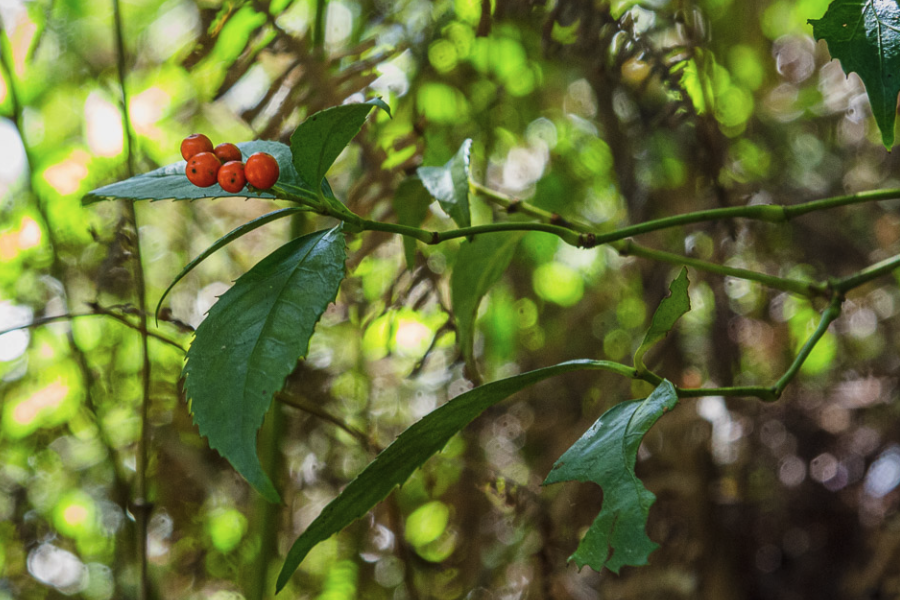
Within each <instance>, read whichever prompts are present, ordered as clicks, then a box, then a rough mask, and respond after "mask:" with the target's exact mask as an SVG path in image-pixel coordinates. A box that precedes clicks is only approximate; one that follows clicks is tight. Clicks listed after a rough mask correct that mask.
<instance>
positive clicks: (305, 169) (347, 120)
mask: <svg viewBox="0 0 900 600" xmlns="http://www.w3.org/2000/svg"><path fill="white" fill-rule="evenodd" d="M376 106H377V107H379V108H381V109H382V110H384V111H386V112H387V113H388V115H390V114H391V111H390V108H389V107H388V105H387V104H385V103H384V101H383V100H381V99H380V98H374V99H372V100H369V101H368V102H363V103H361V104H344V105H342V106H335V107H332V108H327V109H325V110H322V111H319V112H317V113H315V114H313V115H310V116H309V118H307V119H306V120H305V121H303V122H302V123H300V125H299V126H298V127H297V129H296V130H294V133H293V134H292V135H291V151H292V152H293V155H294V159H293V160H294V163H293V164H294V167H295V168H296V170H297V173H299V174H300V178H301V179H302V180H303V181H306V182H307V183H309V182H316V181H321V180H322V178H324V177H325V173H327V172H328V169H329V168H331V165H332V164H333V163H334V161H335V159H337V157H338V155H339V154H340V153H341V151H342V150H343V149H344V148H346V147H347V144H349V143H350V141H351V140H352V139H353V138H355V137H356V134H357V133H359V130H360V129H361V128H362V126H363V123H365V122H366V117H367V116H368V115H369V112H370V111H371V110H372V109H373V108H374V107H376ZM310 185H313V184H310Z"/></svg>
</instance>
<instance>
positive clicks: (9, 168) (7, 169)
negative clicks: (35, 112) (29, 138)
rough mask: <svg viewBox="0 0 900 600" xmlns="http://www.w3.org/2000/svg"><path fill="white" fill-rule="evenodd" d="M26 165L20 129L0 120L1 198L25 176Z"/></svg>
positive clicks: (7, 121)
mask: <svg viewBox="0 0 900 600" xmlns="http://www.w3.org/2000/svg"><path fill="white" fill-rule="evenodd" d="M0 81H2V79H0ZM0 102H2V99H0ZM26 164H27V163H26V157H25V148H24V147H23V146H22V138H21V137H20V136H19V131H18V129H17V128H16V126H15V125H14V124H13V123H12V122H11V121H9V120H7V119H0V196H2V195H3V194H4V193H6V191H7V189H8V187H9V186H10V185H11V184H12V183H14V182H15V181H17V180H18V179H19V178H20V177H22V175H24V174H25V167H26Z"/></svg>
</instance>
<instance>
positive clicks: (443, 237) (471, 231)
mask: <svg viewBox="0 0 900 600" xmlns="http://www.w3.org/2000/svg"><path fill="white" fill-rule="evenodd" d="M332 216H334V217H336V218H339V219H342V218H343V217H342V216H340V215H337V214H332ZM360 227H361V229H362V230H363V231H387V232H390V233H399V234H400V235H405V236H407V237H412V238H415V239H417V240H419V241H420V242H424V243H426V244H440V243H441V242H445V241H447V240H452V239H455V238H461V237H469V236H470V235H478V234H479V233H493V232H498V231H543V232H546V233H552V234H553V235H556V236H559V237H560V238H561V239H562V240H563V241H564V242H566V243H568V244H570V245H572V246H582V245H583V244H582V243H581V237H582V236H581V235H579V234H578V233H577V232H575V231H572V230H571V229H567V228H566V227H561V226H559V225H548V224H546V223H511V222H504V223H488V224H486V225H473V226H472V227H460V228H459V229H451V230H449V231H426V230H424V229H419V228H418V227H410V226H409V225H399V224H396V223H380V222H378V221H369V220H361V221H360Z"/></svg>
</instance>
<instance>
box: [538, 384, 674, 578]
mask: <svg viewBox="0 0 900 600" xmlns="http://www.w3.org/2000/svg"><path fill="white" fill-rule="evenodd" d="M677 403H678V395H677V394H676V393H675V388H674V387H673V386H672V384H671V383H669V382H668V381H663V382H662V383H661V384H660V385H659V387H657V388H656V389H655V390H654V391H653V393H652V394H650V396H649V397H648V398H646V399H644V400H631V401H629V402H621V403H619V404H616V405H615V406H613V407H612V408H611V409H609V410H608V411H606V412H605V413H603V416H602V417H600V418H599V419H597V422H595V423H594V424H593V425H592V426H591V428H590V429H588V430H587V431H586V432H585V434H584V435H583V436H581V438H579V440H578V441H577V442H575V443H574V444H573V445H572V447H571V448H569V449H568V450H566V451H565V452H564V453H563V455H562V456H561V457H559V460H558V461H556V464H554V465H553V469H552V470H551V471H550V474H549V475H548V476H547V479H545V480H544V485H549V484H551V483H559V482H561V481H591V482H594V483H596V484H597V485H599V486H600V487H601V488H603V507H602V509H601V510H600V514H599V515H597V518H596V519H595V520H594V522H593V524H592V525H591V527H590V528H589V529H588V531H587V533H586V534H585V536H584V539H582V540H581V543H580V544H578V549H577V550H576V551H575V553H574V554H572V556H570V557H569V560H574V561H575V564H577V565H578V567H579V568H581V567H583V566H584V565H587V566H589V567H591V568H592V569H594V570H595V571H601V570H602V569H603V567H606V568H607V569H609V570H610V571H613V572H614V573H618V572H619V569H621V568H622V567H623V566H625V565H632V566H639V565H645V564H647V559H648V557H649V556H650V553H651V552H653V551H654V550H656V548H657V547H658V544H656V543H654V542H653V541H652V540H651V539H650V538H649V537H647V533H646V531H645V530H646V527H647V516H648V515H649V514H650V507H651V506H652V505H653V503H654V502H655V501H656V496H655V495H654V494H653V492H651V491H650V490H648V489H647V488H645V487H644V485H643V484H642V483H641V481H640V479H638V478H637V476H636V475H635V473H634V463H635V461H636V460H637V451H638V448H639V447H640V445H641V440H642V439H643V437H644V434H645V433H647V431H648V430H649V429H650V428H651V427H652V426H653V424H654V423H656V421H657V419H659V417H661V416H662V415H663V414H664V413H666V412H668V411H669V410H672V409H673V408H675V405H676V404H677ZM610 554H611V555H610Z"/></svg>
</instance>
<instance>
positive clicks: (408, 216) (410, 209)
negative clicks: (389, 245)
mask: <svg viewBox="0 0 900 600" xmlns="http://www.w3.org/2000/svg"><path fill="white" fill-rule="evenodd" d="M430 204H431V196H429V195H428V192H427V191H426V190H425V187H424V186H423V185H422V181H421V180H420V179H419V178H418V177H410V178H408V179H404V180H403V181H402V182H400V185H399V186H397V191H396V192H395V193H394V213H395V214H396V215H397V223H399V224H400V225H409V226H410V227H418V226H419V225H421V224H422V221H424V220H425V217H426V216H427V215H428V206H429V205H430ZM403 254H404V256H405V257H406V268H407V269H412V268H413V266H414V265H415V262H416V240H415V239H414V238H411V237H407V236H403Z"/></svg>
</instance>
